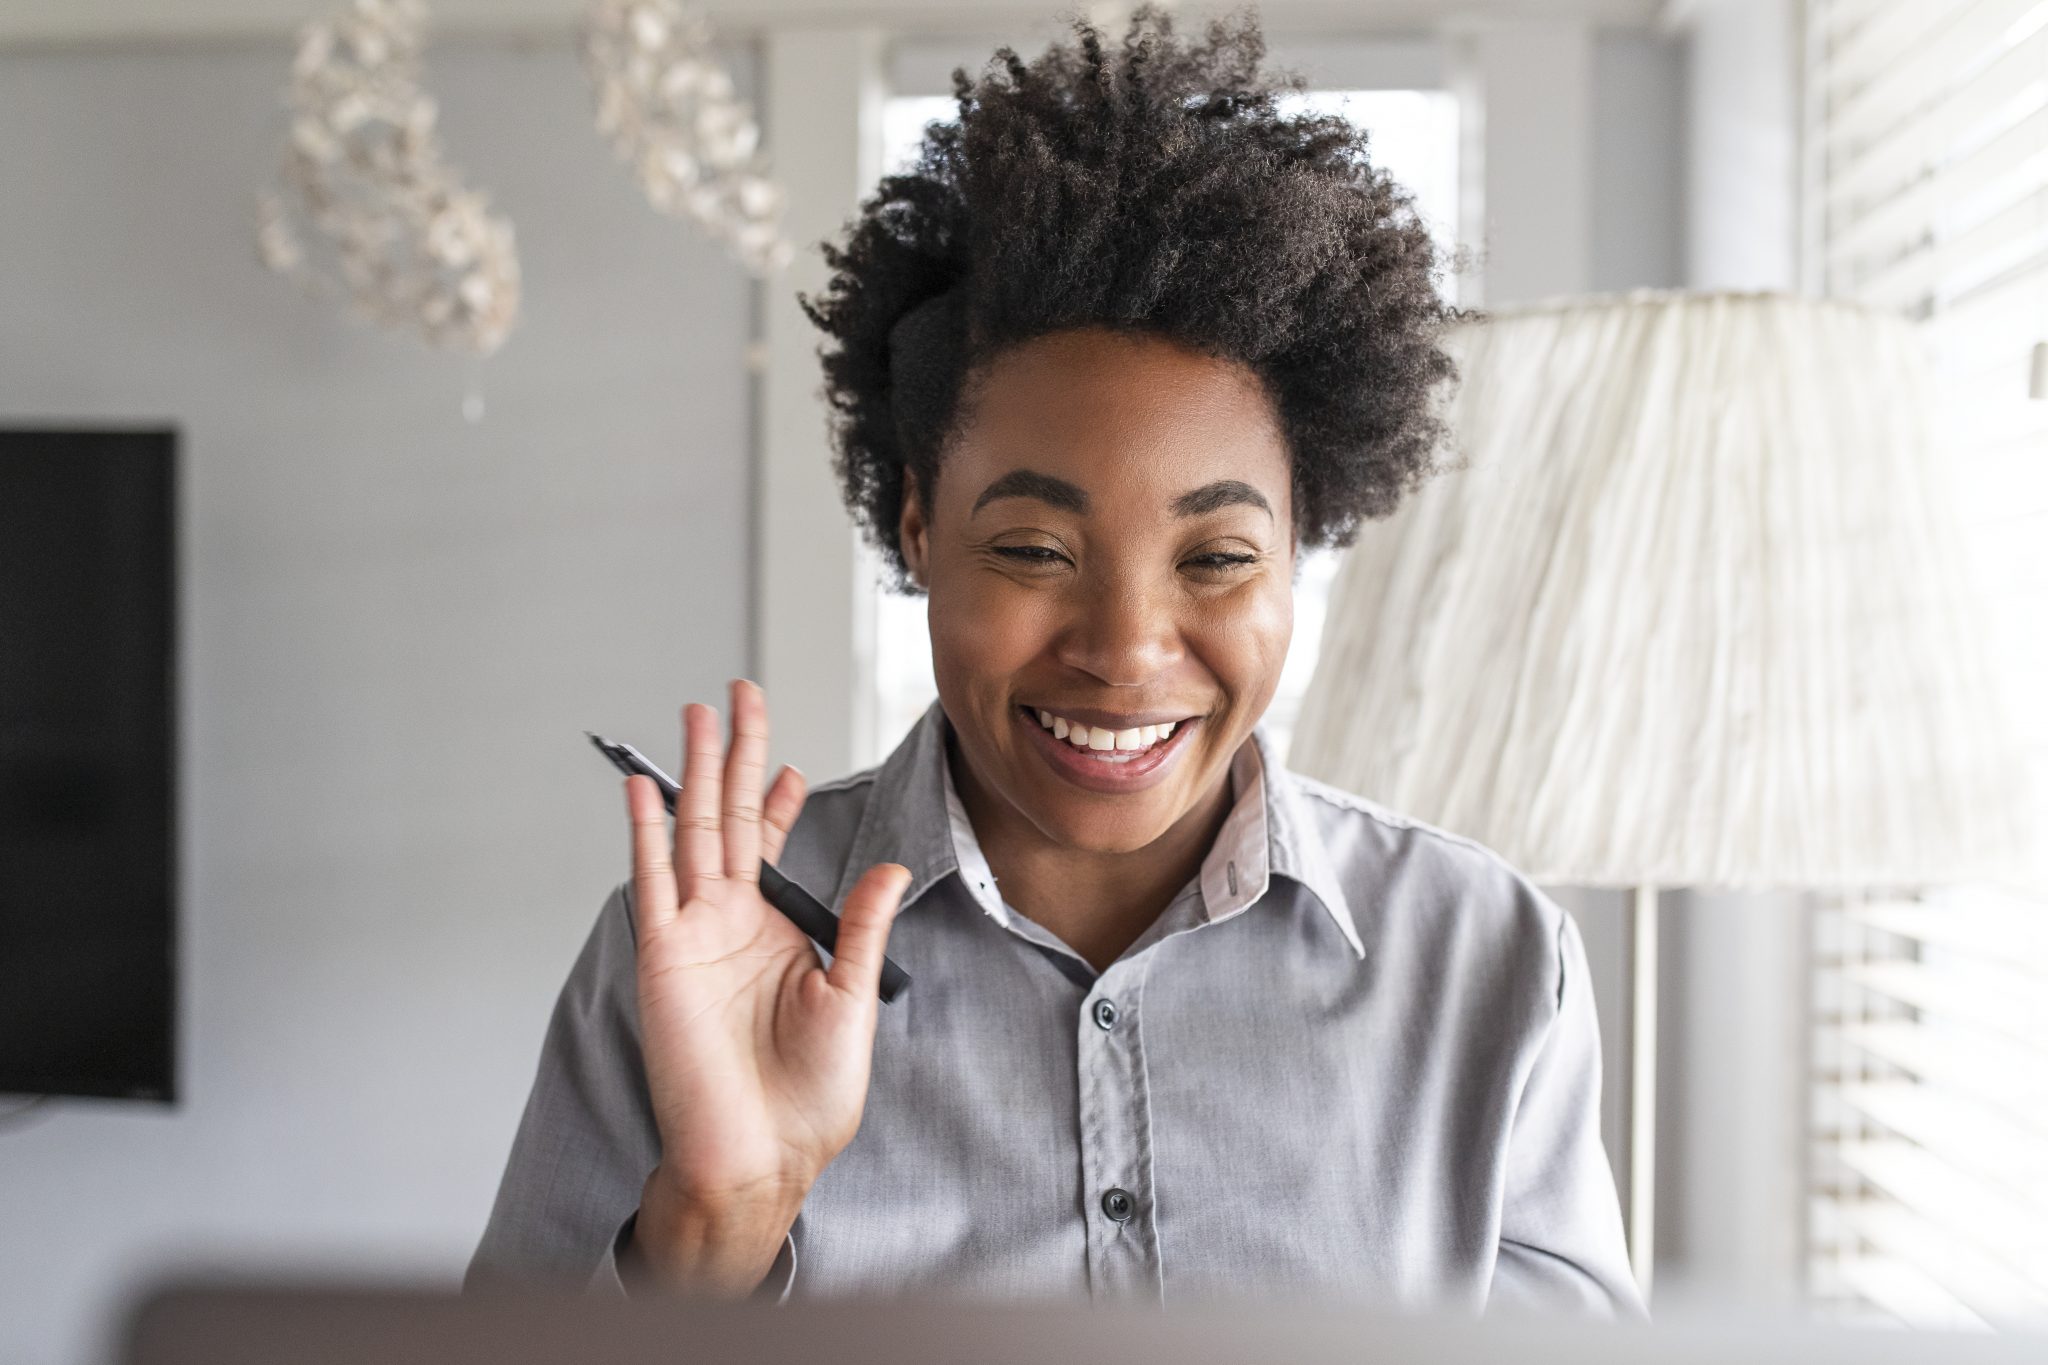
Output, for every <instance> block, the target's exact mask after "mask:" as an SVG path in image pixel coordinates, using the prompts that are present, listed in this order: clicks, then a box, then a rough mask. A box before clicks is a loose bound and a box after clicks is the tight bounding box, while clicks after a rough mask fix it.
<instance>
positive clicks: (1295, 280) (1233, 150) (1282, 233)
mask: <svg viewBox="0 0 2048 1365" xmlns="http://www.w3.org/2000/svg"><path fill="white" fill-rule="evenodd" d="M1063 17H1067V18H1069V20H1070V22H1071V25H1072V27H1073V30H1074V33H1075V35H1076V37H1077V39H1078V44H1075V43H1060V44H1055V45H1053V46H1051V47H1049V48H1047V50H1046V51H1045V52H1044V53H1043V54H1042V55H1041V56H1039V57H1038V59H1037V60H1036V61H1033V62H1031V63H1029V64H1026V63H1025V62H1024V61H1022V60H1020V59H1019V58H1018V56H1017V54H1016V52H1015V51H1014V50H1013V49H1011V48H1009V47H1007V46H1005V47H1001V48H998V49H997V50H996V52H995V54H994V55H993V56H992V57H991V58H990V59H989V61H988V63H987V64H986V67H985V69H984V74H983V76H982V78H981V79H980V80H979V81H978V82H977V81H970V80H969V79H968V77H967V73H966V70H965V68H956V69H955V70H954V72H953V91H954V96H955V99H956V100H957V102H958V104H959V110H960V112H959V116H958V118H957V120H954V121H950V122H936V121H935V122H933V123H931V124H929V125H927V127H926V129H925V134H924V140H923V143H922V145H921V147H920V149H919V156H918V161H917V164H916V165H915V167H914V168H913V169H911V170H910V171H909V172H908V173H907V174H902V175H891V176H886V177H884V178H883V179H882V181H881V182H880V185H879V187H878V188H877V189H876V191H875V192H874V193H873V194H872V195H871V196H869V197H868V198H867V199H865V200H863V201H862V203H861V205H860V213H859V215H858V216H857V217H855V218H853V219H852V220H850V235H849V237H848V240H847V243H846V245H845V246H844V248H841V247H838V246H835V245H834V244H833V243H831V242H829V241H828V242H825V243H823V244H822V245H823V249H824V256H825V260H826V263H827V264H828V265H829V266H830V267H831V268H832V270H833V272H834V273H833V274H832V276H831V278H830V279H829V280H828V282H827V285H826V288H825V291H824V294H823V298H822V301H818V300H815V299H812V298H807V297H805V296H804V295H802V294H799V295H798V296H797V299H798V303H799V305H800V306H801V307H802V308H803V310H804V312H805V314H806V315H807V316H808V317H809V318H810V319H811V321H812V322H814V323H815V324H817V326H818V327H819V328H820V329H822V330H823V331H824V332H825V333H826V334H827V335H828V337H830V338H833V339H836V341H837V343H838V345H837V347H836V348H835V349H828V347H827V346H825V345H821V346H820V347H819V352H818V354H819V356H820V359H821V360H822V361H823V364H824V370H825V386H824V389H825V396H826V398H827V400H828V401H829V403H830V404H831V407H832V409H833V418H832V428H833V429H832V439H833V445H834V457H833V467H834V469H835V471H836V472H837V474H838V476H839V479H840V483H841V486H842V491H843V495H844V497H845V500H846V504H847V507H848V510H849V511H851V512H852V513H853V515H854V517H855V519H856V520H857V521H858V522H859V523H860V525H861V527H862V528H863V530H864V531H865V532H866V534H867V537H868V539H869V540H870V541H871V542H872V543H873V544H874V545H875V547H876V548H877V550H879V551H880V552H881V554H882V556H883V558H884V561H885V562H886V563H888V564H889V565H890V567H891V568H892V569H893V570H894V574H895V579H896V582H895V585H894V586H895V587H896V588H897V589H898V590H899V591H906V592H915V591H916V590H917V589H916V587H915V585H913V584H912V583H910V581H909V579H908V575H907V570H906V567H905V564H904V560H903V552H902V548H901V546H900V545H899V544H898V543H897V524H898V518H899V516H900V514H901V511H902V499H903V494H904V470H905V469H906V468H909V469H914V470H916V471H917V487H918V488H919V489H920V490H922V491H921V493H920V496H923V497H927V498H928V497H929V493H930V490H931V489H932V488H933V487H934V486H935V482H936V479H937V476H938V473H939V463H940V455H941V453H942V450H943V449H944V447H945V444H946V441H947V439H948V437H949V436H950V435H951V428H952V424H953V423H954V421H955V418H956V415H957V414H958V410H959V397H960V395H961V392H962V386H963V383H964V382H965V380H966V379H967V377H968V376H969V375H970V374H972V373H973V372H974V371H975V370H976V368H977V367H978V366H979V365H981V364H982V363H983V362H984V361H986V360H988V359H990V358H992V357H993V356H994V355H996V354H997V353H998V352H1000V351H1001V350H1002V349H1003V348H1005V347H1007V346H1010V345H1014V344H1016V343H1020V342H1023V341H1026V340H1029V339H1031V338H1033V337H1036V336H1039V335H1042V334H1044V333H1048V332H1053V331H1058V330H1060V329H1064V328H1071V327H1084V326H1099V327H1109V328H1116V329H1123V330H1142V331H1144V332H1147V333H1150V334H1153V335H1157V336H1162V337H1165V338H1167V339H1170V340H1172V341H1174V342H1177V343H1179V344H1181V345H1184V346H1187V347H1189V348H1191V349H1194V350H1197V351H1200V352H1201V353H1203V354H1207V355H1212V356H1216V357H1219V358H1223V359H1229V360H1234V361H1238V362H1241V363H1243V364H1245V365H1247V366H1249V367H1250V368H1251V369H1252V370H1253V371H1254V372H1255V373H1257V374H1258V375H1259V376H1260V378H1261V380H1262V381H1263V383H1264V384H1265V386H1266V388H1267V391H1268V393H1269V394H1270V395H1271V397H1272V398H1273V400H1274V403H1275V405H1276V411H1277V413H1278V415H1279V418H1280V422H1281V428H1282V431H1283V433H1284V435H1285V438H1286V440H1287V443H1288V448H1289V452H1290V456H1291V459H1292V464H1293V500H1294V508H1295V531H1296V534H1297V535H1298V536H1299V538H1300V541H1301V543H1302V544H1303V545H1304V546H1305V547H1316V546H1342V545H1349V544H1350V543H1351V542H1352V541H1353V540H1354V539H1355V538H1356V536H1357V534H1358V530H1359V526H1360V522H1361V520H1362V519H1364V518H1377V517H1384V516H1386V515H1388V514H1390V513H1391V512H1393V510H1394V509H1395V508H1396V507H1397V506H1398V505H1399V504H1400V500H1401V498H1402V497H1403V496H1404V495H1405V494H1406V493H1407V492H1408V491H1410V490H1411V489H1413V488H1414V487H1416V486H1418V485H1420V484H1421V483H1422V482H1423V481H1425V480H1426V479H1427V478H1429V477H1430V476H1432V475H1433V474H1435V473H1437V472H1439V470H1440V469H1441V468H1442V467H1443V466H1440V465H1439V464H1438V463H1437V462H1436V459H1435V456H1436V453H1437V451H1438V450H1439V449H1440V448H1441V447H1442V445H1443V443H1444V438H1445V437H1446V436H1447V434H1448V433H1447V432H1446V431H1445V429H1444V424H1443V423H1442V421H1441V419H1440V418H1439V417H1438V416H1437V415H1436V412H1435V410H1434V409H1433V407H1432V401H1431V400H1432V397H1433V395H1434V390H1435V387H1436V386H1437V384H1438V383H1439V382H1441V381H1444V380H1450V379H1455V378H1456V377H1457V375H1456V367H1455V365H1454V364H1453V362H1452V360H1451V358H1450V356H1449V355H1448V354H1447V353H1446V352H1445V351H1443V350H1441V349H1440V348H1439V345H1438V343H1439V340H1440V337H1441V333H1442V330H1443V328H1444V327H1445V325H1446V324H1448V323H1450V322H1452V321H1455V320H1458V319H1460V318H1463V317H1467V316H1472V314H1471V313H1469V312H1465V311H1461V310H1459V309H1456V308H1452V307H1449V306H1447V305H1445V304H1444V303H1442V301H1441V300H1440V298H1439V296H1438V294H1437V292H1436V288H1435V285H1434V283H1433V280H1432V272H1433V271H1434V270H1435V269H1436V267H1437V265H1438V255H1439V253H1438V252H1437V251H1436V249H1435V247H1434V244H1433V243H1432V242H1431V240H1430V237H1429V234H1428V231H1427V229H1426V228H1425V227H1424V225H1423V224H1422V223H1421V221H1420V220H1419V219H1418V217H1417V215H1416V213H1415V209H1414V204H1413V200H1412V197H1411V196H1410V195H1409V194H1408V193H1407V191H1405V190H1403V189H1402V188H1401V187H1399V186H1398V185H1396V184H1395V183H1394V182H1393V181H1392V180H1391V179H1390V178H1389V177H1388V176H1387V175H1386V173H1385V172H1383V171H1380V170H1378V169H1376V168H1375V167H1374V166H1372V165H1371V164H1370V163H1369V162H1368V161H1367V159H1366V155H1365V152H1366V141H1367V137H1366V134H1365V133H1364V132H1363V131H1362V130H1360V129H1359V128H1357V127H1356V126H1355V125H1353V124H1352V123H1350V122H1349V121H1348V120H1346V119H1344V118H1342V117H1339V116H1336V115H1301V116H1295V117H1289V116H1284V115H1282V114H1281V113H1280V112H1279V111H1278V108H1277V97H1278V95H1279V93H1280V92H1281V91H1282V90H1291V91H1298V90H1303V89H1305V88H1306V84H1307V82H1306V80H1305V78H1303V77H1302V76H1300V75H1298V74H1296V73H1294V72H1291V71H1280V72H1261V71H1260V70H1259V64H1260V61H1261V60H1262V58H1263V57H1264V56H1265V51H1266V45H1265V39H1264V36H1263V35H1262V34H1261V32H1260V31H1259V27H1258V21H1257V19H1256V17H1255V16H1254V15H1252V14H1251V13H1250V12H1248V11H1243V10H1240V11H1235V12H1233V13H1232V14H1231V15H1229V16H1226V17H1224V18H1218V19H1213V20H1211V21H1210V23H1209V25H1208V31H1207V40H1206V41H1204V42H1196V43H1189V42H1186V41H1184V40H1181V39H1179V38H1177V37H1176V35H1175V34H1174V31H1173V23H1172V16H1171V15H1170V14H1169V13H1167V12H1165V11H1163V10H1161V9H1159V8H1158V7H1157V6H1156V5H1153V4H1149V3H1148V4H1145V5H1142V6H1141V7H1140V8H1138V9H1137V10H1136V11H1135V12H1134V13H1133V14H1132V16H1131V20H1130V26H1129V28H1128V30H1127V31H1126V33H1125V36H1124V40H1123V45H1122V50H1121V51H1120V52H1116V53H1109V52H1105V50H1104V46H1103V36H1102V34H1101V32H1100V31H1099V30H1098V29H1096V27H1095V26H1094V25H1093V24H1092V23H1091V22H1090V21H1088V20H1087V19H1085V18H1072V17H1071V13H1070V14H1069V15H1068V16H1063ZM1233 19H1235V20H1236V21H1237V23H1236V25H1235V26H1234V27H1233V25H1232V23H1231V20H1233ZM999 62H1000V63H1001V69H1000V70H999V69H997V64H998V63H999ZM927 510H929V503H927Z"/></svg>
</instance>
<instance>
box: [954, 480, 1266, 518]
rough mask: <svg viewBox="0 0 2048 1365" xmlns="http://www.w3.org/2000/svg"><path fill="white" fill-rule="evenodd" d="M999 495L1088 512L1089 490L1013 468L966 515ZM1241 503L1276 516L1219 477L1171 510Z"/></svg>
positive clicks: (1260, 499) (1249, 490) (1258, 497)
mask: <svg viewBox="0 0 2048 1365" xmlns="http://www.w3.org/2000/svg"><path fill="white" fill-rule="evenodd" d="M998 498H1036V499H1037V500H1038V501H1040V502H1042V503H1045V504H1047V505H1048V506H1051V507H1057V508H1059V509H1060V510H1061V511H1063V512H1072V513H1074V514H1075V515H1077V516H1086V515H1088V490H1087V489H1085V488H1082V487H1081V486H1080V485H1079V484H1073V483H1068V482H1067V481H1066V480H1065V479H1060V478H1055V477H1054V476H1052V475H1051V474H1041V473H1039V472H1038V471H1037V470H1035V469H1013V470H1011V471H1010V472H1009V473H1007V474H1005V475H1003V476H1002V477H1001V478H999V479H997V480H996V481H995V482H994V483H992V484H990V485H989V486H988V487H986V488H984V489H982V490H981V496H980V497H978V498H976V499H975V500H974V506H973V507H972V508H970V509H969V510H968V513H967V515H968V516H970V517H971V516H973V515H974V514H975V513H976V512H979V511H980V510H981V509H982V507H983V506H985V505H986V504H988V503H991V502H994V501H996V500H997V499H998ZM1239 503H1242V504H1244V505H1245V506H1247V507H1256V508H1258V509H1259V510H1260V511H1261V512H1264V513H1265V514H1266V515H1267V516H1269V517H1270V516H1272V515H1273V508H1272V505H1271V504H1270V503H1268V502H1267V501H1266V497H1265V495H1264V494H1263V493H1261V492H1259V490H1258V489H1256V488H1254V487H1252V486H1251V485H1250V484H1248V483H1246V482H1245V481H1244V480H1242V479H1217V480H1216V481H1215V482H1213V483H1205V484H1203V485H1202V486H1201V487H1200V488H1194V489H1190V490H1188V491H1187V492H1185V493H1183V494H1181V495H1180V496H1179V497H1177V498H1175V499H1174V500H1173V501H1172V502H1171V503H1169V504H1168V510H1170V511H1171V512H1172V513H1173V514H1174V515H1175V516H1177V517H1198V516H1201V515H1202V514H1203V513H1205V512H1214V511H1215V510H1217V509H1218V508H1220V507H1230V506H1234V505H1236V504H1239Z"/></svg>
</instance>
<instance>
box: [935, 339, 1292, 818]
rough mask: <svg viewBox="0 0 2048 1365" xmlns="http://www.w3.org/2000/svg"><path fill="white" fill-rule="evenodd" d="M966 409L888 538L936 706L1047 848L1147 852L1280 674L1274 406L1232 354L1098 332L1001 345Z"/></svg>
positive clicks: (1208, 786) (979, 769)
mask: <svg viewBox="0 0 2048 1365" xmlns="http://www.w3.org/2000/svg"><path fill="white" fill-rule="evenodd" d="M964 403H965V407H964V410H963V419H962V425H961V426H960V428H959V430H958V431H957V432H956V433H955V435H954V438H953V440H952V442H951V443H950V444H949V445H948V446H947V448H946V453H945V456H944V459H943V465H942V469H941V472H940V474H939V476H938V480H937V488H936V496H935V497H934V498H933V499H932V507H931V515H930V518H929V520H927V519H926V517H925V514H924V509H923V508H922V507H920V506H919V505H918V499H917V498H916V497H915V496H911V495H907V496H906V497H905V499H904V509H903V519H902V523H901V526H900V528H899V530H900V532H901V543H902V546H903V552H904V556H905V559H906V560H907V561H908V563H909V565H910V568H911V571H912V573H913V575H914V576H915V577H917V579H918V580H919V581H920V582H922V583H923V584H924V585H925V586H926V590H927V592H928V593H929V594H930V603H929V613H930V621H931V637H932V662H933V669H934V672H935V674H936V677H937V681H938V688H939V698H940V700H941V701H942V702H943V703H944V705H945V709H946V714H947V716H948V717H949V718H950V719H951V720H952V722H953V726H954V729H955V730H956V732H957V733H958V736H959V743H960V747H961V749H962V751H963V757H964V758H965V760H966V762H967V764H968V765H969V767H970V768H971V770H972V772H973V775H974V776H975V777H976V778H977V779H978V780H979V782H980V783H981V784H982V785H983V786H984V787H986V788H988V789H990V790H992V791H993V792H994V793H996V794H997V795H998V796H1000V797H1001V798H1002V799H1003V800H1004V801H1005V802H1006V803H1007V804H1008V805H1009V806H1010V807H1012V808H1014V809H1015V810H1016V811H1018V812H1019V813H1021V814H1022V815H1023V816H1024V817H1025V818H1026V819H1028V820H1029V821H1031V823H1032V824H1033V825H1035V826H1036V827H1037V828H1038V829H1039V831H1040V832H1042V833H1043V834H1044V835H1045V836H1046V837H1047V838H1048V839H1050V840H1052V841H1053V842H1055V843H1057V844H1060V845H1063V846H1066V847H1071V848H1075V849H1082V850H1087V851H1090V852H1103V853H1109V852H1128V851H1131V850H1134V849H1138V848H1142V847H1144V846H1146V845H1147V844H1150V843H1151V842H1153V841H1154V840H1155V839H1157V838H1159V837H1160V836H1161V835H1162V834H1164V833H1165V832H1166V831H1167V830H1168V829H1169V828H1171V827H1172V826H1173V825H1174V823H1175V822H1176V821H1178V820H1180V819H1182V818H1183V817H1184V816H1186V815H1188V814H1189V812H1190V811H1192V810H1194V809H1195V808H1196V806H1197V805H1198V804H1200V803H1201V801H1202V798H1203V797H1204V796H1205V795H1206V794H1209V793H1213V792H1214V791H1216V790H1217V784H1218V783H1219V782H1221V781H1223V780H1224V777H1225V774H1226V773H1227V772H1228V769H1229V765H1230V760H1231V756H1232V755H1233V754H1234V753H1236V751H1237V749H1238V747H1239V746H1240V745H1241V744H1242V743H1243V742H1244V741H1245V738H1246V736H1248V735H1249V734H1250V733H1251V729H1252V726H1253V724H1254V723H1255V722H1256V721H1257V720H1258V718H1259V717H1260V716H1261V715H1262V714H1264V712H1265V709H1266V705H1267V703H1268V702H1269V701H1270V700H1271V699H1272V696H1273V691H1274V688H1275V687H1276V686H1277V685H1278V683H1279V680H1280V668H1281V665H1282V663H1283V662H1284V661H1285V659H1286V656H1287V644H1288V640H1289V638H1290V636H1291V634H1292V632H1293V625H1294V598H1293V578H1294V534H1293V525H1294V519H1293V506H1292V501H1291V492H1290V489H1291V485H1290V464H1289V460H1288V453H1287V448H1286V445H1285V442H1284V438H1283V437H1282V435H1281V431H1280V427H1279V422H1278V417H1277V414H1276V413H1275V412H1274V411H1273V407H1272V402H1271V399H1270V398H1269V397H1268V396H1267V394H1266V391H1265V389H1264V387H1263V385H1262V384H1261V383H1260V381H1259V380H1258V378H1257V376H1256V375H1255V374H1254V373H1253V372H1252V371H1251V370H1250V369H1248V368H1246V367H1244V366H1241V365H1237V364H1234V363H1232V362H1229V361H1224V360H1218V359H1216V358H1214V357H1211V356H1206V355H1203V354H1201V353H1199V352H1195V351H1192V350H1188V349H1186V348H1184V347H1181V346H1178V345H1176V344H1174V343H1172V342H1170V341H1167V340H1164V339H1161V338H1157V337H1152V336H1145V335H1137V336H1133V335H1130V334H1120V333H1117V332H1113V331H1110V330H1107V329H1104V328H1083V329H1074V330H1069V331H1063V332H1058V333H1053V334H1050V335H1047V336H1042V337H1038V338H1035V339H1033V340H1032V341H1030V342H1027V343H1024V344H1022V345H1018V346H1015V347H1012V348H1010V349H1008V350H1006V351H1004V352H1002V353H1001V354H1000V355H998V356H997V357H996V358H995V359H994V360H993V361H992V362H990V363H989V365H988V366H987V367H986V368H985V369H984V370H983V371H981V372H980V374H979V375H977V376H976V378H975V381H974V383H973V384H972V385H971V387H970V388H969V390H968V391H967V393H966V395H965V397H964ZM1040 712H1044V713H1046V714H1047V715H1050V716H1052V717H1054V718H1056V721H1058V722H1064V724H1056V725H1055V727H1054V728H1053V729H1051V730H1048V729H1047V728H1046V727H1045V725H1044V724H1043V723H1042V722H1041V718H1040V715H1039V713H1040ZM1168 723H1170V724H1171V725H1172V730H1171V733H1170V734H1163V735H1162V733H1161V732H1160V731H1158V730H1152V731H1150V732H1148V730H1147V727H1153V726H1160V725H1164V724H1168ZM1081 726H1085V727H1087V729H1088V732H1089V734H1088V740H1087V743H1086V744H1085V745H1081V746H1077V745H1076V744H1075V743H1074V741H1075V739H1076V738H1077V735H1076V733H1075V731H1076V729H1077V728H1078V727H1081ZM1059 730H1066V731H1068V733H1067V734H1066V736H1065V737H1064V738H1062V737H1060V736H1059V735H1058V733H1057V731H1059ZM1133 731H1136V733H1135V734H1133V733H1132V732H1133ZM1103 732H1107V734H1106V736H1105V734H1104V733H1103ZM1119 739H1121V741H1122V744H1123V745H1124V746H1128V745H1131V744H1133V743H1136V744H1139V745H1141V746H1142V747H1140V748H1138V749H1135V750H1134V749H1131V748H1128V747H1109V748H1104V747H1102V746H1103V745H1104V744H1105V743H1107V744H1110V745H1112V746H1115V745H1116V743H1117V741H1118V740H1119ZM1148 741H1149V742H1148Z"/></svg>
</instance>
